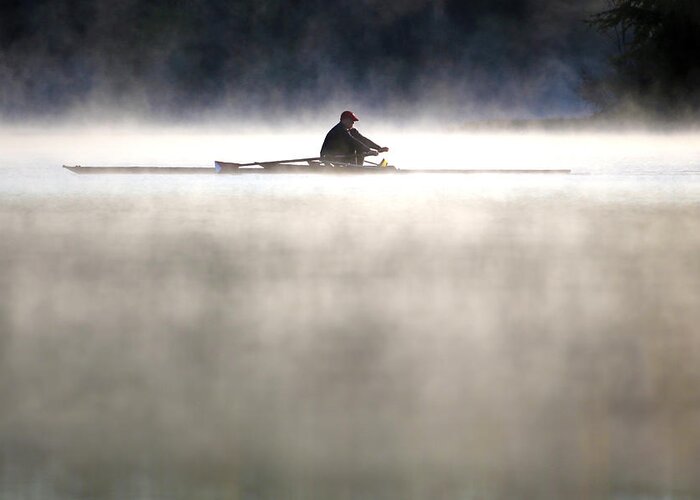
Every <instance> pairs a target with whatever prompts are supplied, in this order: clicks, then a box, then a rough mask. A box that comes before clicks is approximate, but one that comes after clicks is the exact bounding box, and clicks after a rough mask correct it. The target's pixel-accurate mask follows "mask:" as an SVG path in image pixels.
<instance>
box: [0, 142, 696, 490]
mask: <svg viewBox="0 0 700 500" xmlns="http://www.w3.org/2000/svg"><path fill="white" fill-rule="evenodd" d="M363 132H365V130H363ZM366 133H367V135H369V136H370V137H373V138H375V136H380V137H381V138H382V142H384V143H386V144H387V145H389V146H390V147H391V148H392V151H391V153H390V154H389V155H388V156H387V157H388V158H389V159H390V160H391V161H392V163H395V164H397V165H398V166H400V167H403V168H431V167H435V168H444V167H445V165H446V164H449V165H451V166H454V167H461V168H571V169H572V170H573V175H570V176H537V175H522V174H520V175H497V174H485V175H468V176H459V175H441V176H436V175H415V176H399V177H391V176H381V177H371V176H358V177H354V176H342V177H329V176H313V175H282V176H272V177H271V176H265V177H262V176H242V177H236V176H215V175H212V176H78V175H74V174H71V173H69V172H67V171H65V170H63V169H61V168H60V165H61V164H63V163H66V164H83V165H88V164H101V165H116V164H129V165H139V164H154V165H182V166H185V165H186V166H210V165H211V163H212V161H213V160H214V159H224V160H232V161H246V160H251V159H256V160H262V159H270V158H277V157H280V158H281V157H284V156H287V155H288V156H289V157H296V156H309V152H310V151H312V153H311V154H313V152H315V148H316V147H317V144H316V143H317V142H318V141H316V139H317V137H315V136H312V135H298V134H297V135H281V136H280V135H269V134H268V135H262V134H253V133H250V134H238V135H236V134H226V133H225V131H224V132H222V131H208V132H204V133H202V132H199V133H196V134H195V133H192V132H191V131H186V130H139V131H136V132H134V131H130V130H128V129H123V130H116V131H115V130H80V131H75V130H73V131H71V130H68V131H66V130H61V131H46V130H44V131H37V130H16V129H6V130H4V131H3V134H2V137H1V138H0V151H1V152H0V228H1V229H2V237H1V238H0V264H1V265H2V267H1V272H0V290H2V300H1V301H0V497H2V498H32V499H35V498H36V499H51V500H53V499H61V500H62V499H82V498H85V499H93V498H94V499H102V498H109V499H112V498H114V499H117V498H118V499H121V498H135V499H156V498H158V499H159V498H182V499H185V498H187V499H190V498H212V499H218V498H222V499H223V498H227V499H228V498H245V499H253V498H255V499H260V498H270V499H278V498H299V499H309V498H319V499H321V498H323V499H329V498H342V499H346V498H347V499H351V498H352V499H355V498H379V499H382V498H386V499H394V498H397V499H398V498H401V499H406V498H415V499H423V498H446V499H463V498H695V497H698V496H700V482H699V480H698V476H697V470H698V465H699V464H700V425H699V424H700V399H698V396H697V387H698V386H699V384H700V368H698V367H700V330H699V328H698V324H699V322H700V312H699V311H700V309H698V307H697V304H698V303H699V301H700V260H698V250H699V249H700V231H699V230H698V229H699V227H698V224H699V222H698V221H700V208H699V207H700V204H699V202H700V175H699V174H698V173H697V172H700V141H698V136H697V135H693V134H690V133H689V134H675V135H662V134H651V135H649V134H641V133H639V134H632V133H627V134H608V135H605V134H598V135H596V134H585V135H583V134H581V135H571V134H569V135H566V134H550V135H546V134H539V133H528V134H486V133H482V134H457V133H452V134H445V135H436V134H433V135H430V134H419V133H408V132H403V133H396V132H394V133H391V131H385V132H383V133H382V132H381V131H380V132H378V133H375V134H370V131H366ZM377 138H379V137H377ZM383 139H386V140H385V141H384V140H383ZM260 155H263V156H264V158H263V157H259V156H260Z"/></svg>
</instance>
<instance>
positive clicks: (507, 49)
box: [0, 0, 609, 118]
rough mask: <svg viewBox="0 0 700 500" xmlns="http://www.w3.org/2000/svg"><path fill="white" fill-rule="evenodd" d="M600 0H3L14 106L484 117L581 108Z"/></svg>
mask: <svg viewBox="0 0 700 500" xmlns="http://www.w3.org/2000/svg"><path fill="white" fill-rule="evenodd" d="M604 6H605V2H604V0H583V1H576V2H571V1H565V0H519V1H516V0H473V1H462V0H435V1H429V0H401V1H398V0H396V1H385V0H381V1H380V0H352V1H350V0H339V1H334V2H327V1H322V0H311V1H295V0H286V1H283V0H263V1H258V0H255V1H254V0H241V1H226V0H189V1H184V0H180V1H173V0H152V1H149V2H143V1H142V2H140V1H136V0H122V1H114V0H51V1H21V0H15V1H9V2H3V3H2V7H0V112H2V113H3V114H4V115H5V117H23V116H27V115H34V116H35V115H43V114H47V113H48V114H52V115H53V114H61V113H64V112H67V111H71V110H73V111H75V110H79V111H80V110H82V111H85V112H93V111H95V110H96V109H115V110H120V111H124V110H126V111H127V112H129V111H133V112H135V113H137V114H155V115H158V114H164V115H172V114H175V115H185V116H187V115H190V114H191V113H199V112H207V111H212V110H219V111H221V110H225V111H231V112H245V113H251V112H259V111H264V110H266V111H278V112H279V111H286V110H302V111H304V112H307V113H312V114H313V113H314V112H315V111H316V110H318V109H320V108H322V107H325V106H330V107H338V106H340V107H345V106H355V107H358V106H359V107H364V108H371V109H373V110H376V111H377V112H383V113H388V114H395V115H410V114H412V113H424V114H425V113H428V114H429V113H431V112H434V113H445V114H448V115H459V116H467V117H473V118H480V117H500V116H533V115H534V116H549V115H558V114H571V113H580V112H585V110H586V107H585V104H584V103H583V102H582V101H581V99H580V98H579V97H578V95H577V92H576V88H577V85H578V82H579V79H580V74H581V71H583V70H584V69H585V70H588V71H596V70H597V69H598V68H600V67H601V66H602V64H603V63H604V61H605V60H606V58H607V55H608V51H609V45H608V41H607V40H606V39H605V38H604V37H602V36H601V35H599V34H597V33H595V32H594V31H592V30H590V29H589V28H588V27H587V26H586V25H585V24H584V23H583V20H584V19H585V18H586V17H587V16H589V15H590V14H591V13H593V12H596V11H599V10H601V9H602V8H604Z"/></svg>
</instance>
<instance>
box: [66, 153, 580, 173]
mask: <svg viewBox="0 0 700 500" xmlns="http://www.w3.org/2000/svg"><path fill="white" fill-rule="evenodd" d="M63 168H65V169H67V170H70V171H71V172H73V173H76V174H214V173H215V174H233V175H245V174H256V175H260V174H569V173H571V170H569V169H497V170H496V169H420V170H416V169H399V168H396V167H395V166H393V165H389V164H388V162H387V161H386V160H381V161H380V162H379V163H374V162H370V161H368V160H366V159H365V161H364V164H363V165H357V164H354V163H347V162H343V161H338V160H336V159H332V160H329V159H328V158H322V157H314V158H292V159H289V160H275V161H260V162H248V163H234V162H226V161H215V162H214V168H207V167H157V166H82V165H63Z"/></svg>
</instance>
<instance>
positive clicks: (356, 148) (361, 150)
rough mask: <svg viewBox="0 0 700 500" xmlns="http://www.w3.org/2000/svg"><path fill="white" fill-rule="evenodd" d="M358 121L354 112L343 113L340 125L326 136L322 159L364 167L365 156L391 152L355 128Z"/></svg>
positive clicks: (322, 147) (322, 148)
mask: <svg viewBox="0 0 700 500" xmlns="http://www.w3.org/2000/svg"><path fill="white" fill-rule="evenodd" d="M356 121H359V118H358V117H357V116H356V115H355V113H353V112H352V111H343V112H342V114H341V115H340V123H338V124H337V125H336V126H335V127H333V128H332V129H330V131H329V132H328V134H326V139H325V140H324V141H323V146H321V157H322V158H324V159H326V160H329V161H333V160H335V161H338V162H343V163H354V164H355V165H362V164H363V163H364V161H365V156H376V155H377V154H378V153H384V152H386V151H389V148H385V147H382V146H379V145H378V144H375V143H374V142H372V141H371V140H369V139H368V138H366V137H365V136H363V135H362V134H360V132H358V131H357V129H356V128H353V127H354V124H355V122H356Z"/></svg>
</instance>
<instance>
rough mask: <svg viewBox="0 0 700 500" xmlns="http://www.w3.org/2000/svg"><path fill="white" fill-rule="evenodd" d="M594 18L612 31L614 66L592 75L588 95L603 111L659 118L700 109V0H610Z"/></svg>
mask: <svg viewBox="0 0 700 500" xmlns="http://www.w3.org/2000/svg"><path fill="white" fill-rule="evenodd" d="M607 7H608V8H607V9H606V10H604V11H602V12H599V13H597V14H595V15H593V16H591V18H590V20H589V22H590V24H591V25H592V26H594V27H595V28H597V29H598V30H599V31H602V32H604V33H607V34H609V35H610V36H611V38H612V41H613V43H614V45H615V47H616V50H617V52H616V54H615V55H614V56H613V57H612V59H611V63H612V64H611V67H610V70H609V71H608V72H606V73H604V74H603V75H599V76H598V77H590V78H587V79H586V81H585V82H584V85H583V87H582V88H583V92H584V96H585V97H587V98H588V99H589V100H591V101H592V102H593V103H595V104H596V105H597V106H598V107H599V108H600V109H601V110H602V111H606V112H614V113H624V112H627V111H629V110H630V109H636V110H638V111H641V112H643V113H645V114H651V115H652V116H657V117H678V116H685V117H688V116H694V115H696V114H697V112H698V111H700V2H698V0H608V2H607Z"/></svg>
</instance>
